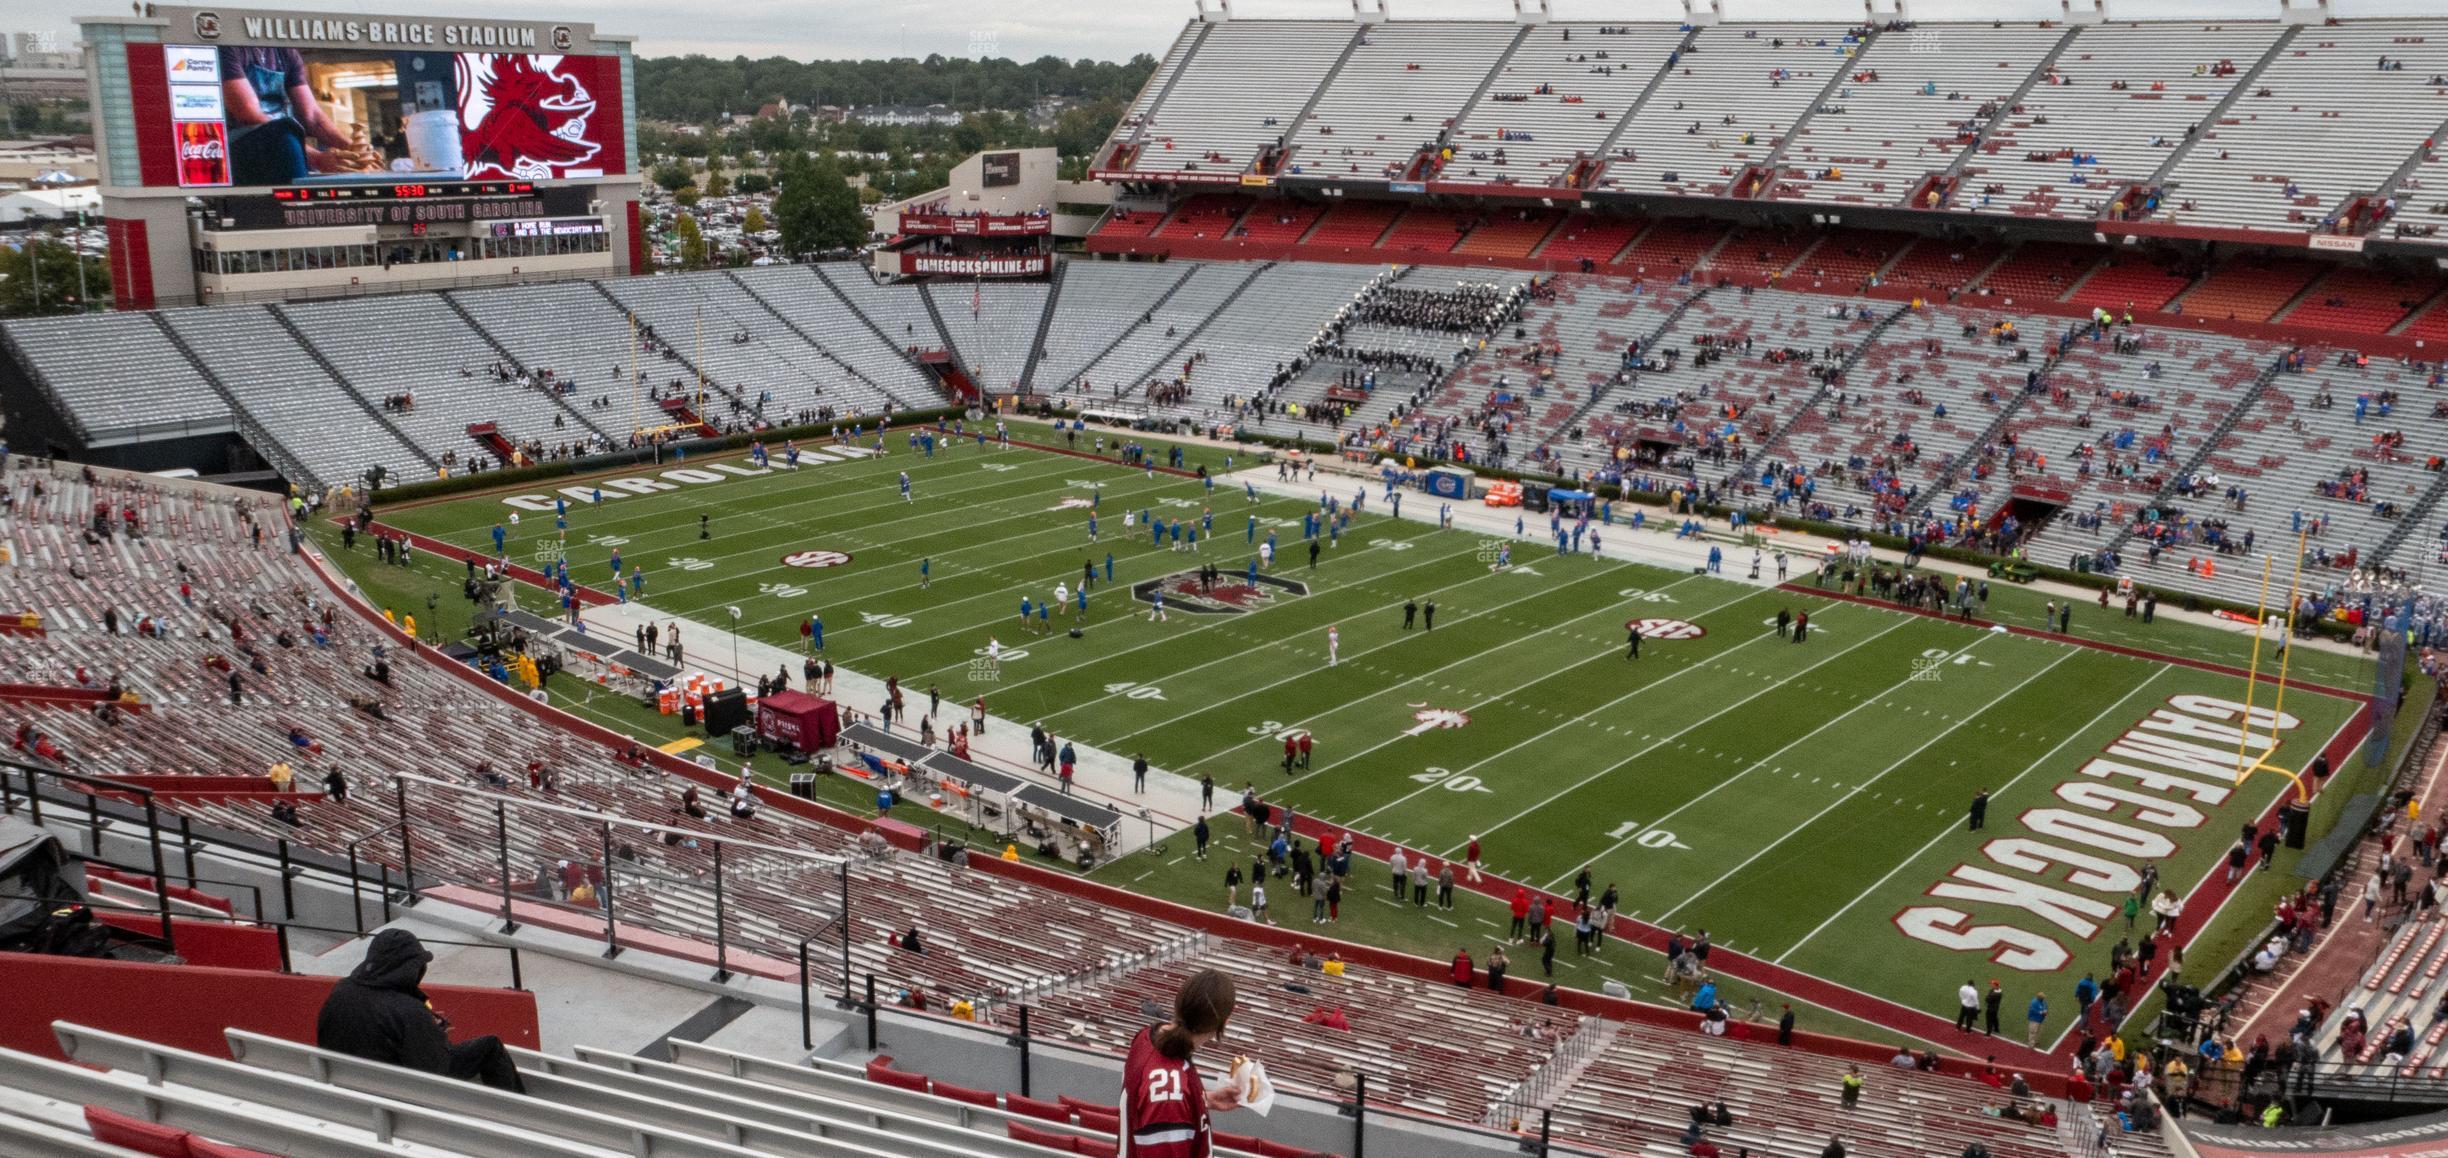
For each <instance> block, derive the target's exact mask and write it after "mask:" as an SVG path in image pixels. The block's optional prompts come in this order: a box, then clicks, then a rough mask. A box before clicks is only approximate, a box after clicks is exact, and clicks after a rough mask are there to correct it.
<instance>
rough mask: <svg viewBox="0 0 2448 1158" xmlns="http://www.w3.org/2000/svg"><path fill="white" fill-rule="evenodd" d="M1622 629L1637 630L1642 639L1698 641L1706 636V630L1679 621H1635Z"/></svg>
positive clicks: (1693, 624) (1696, 625)
mask: <svg viewBox="0 0 2448 1158" xmlns="http://www.w3.org/2000/svg"><path fill="white" fill-rule="evenodd" d="M1624 628H1625V629H1626V630H1632V629H1638V630H1639V631H1640V633H1641V638H1642V639H1698V638H1700V637H1701V636H1703V635H1707V634H1708V629H1707V628H1705V627H1702V626H1700V625H1699V624H1697V623H1685V622H1683V621H1682V620H1680V619H1635V620H1632V621H1630V622H1627V623H1625V624H1624Z"/></svg>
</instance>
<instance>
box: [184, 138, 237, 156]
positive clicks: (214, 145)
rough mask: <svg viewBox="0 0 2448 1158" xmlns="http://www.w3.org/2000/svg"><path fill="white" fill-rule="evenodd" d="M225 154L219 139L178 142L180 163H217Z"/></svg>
mask: <svg viewBox="0 0 2448 1158" xmlns="http://www.w3.org/2000/svg"><path fill="white" fill-rule="evenodd" d="M226 152H227V150H225V149H224V148H223V147H222V145H221V141H220V140H219V138H215V139H212V140H208V141H181V142H179V160H182V161H218V160H220V159H221V158H222V157H223V156H224V155H225V154H226Z"/></svg>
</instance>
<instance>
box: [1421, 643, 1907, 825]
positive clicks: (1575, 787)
mask: <svg viewBox="0 0 2448 1158" xmlns="http://www.w3.org/2000/svg"><path fill="white" fill-rule="evenodd" d="M1909 622H1911V621H1910V620H1905V619H1898V620H1897V621H1896V622H1895V623H1892V624H1890V625H1888V627H1887V628H1886V630H1884V631H1880V632H1878V633H1877V634H1875V635H1869V636H1865V637H1863V638H1862V640H1861V641H1860V642H1859V643H1855V644H1853V645H1852V646H1850V647H1846V648H1844V649H1843V650H1841V651H1835V652H1831V653H1829V654H1828V657H1827V658H1826V659H1822V660H1820V661H1819V662H1818V663H1814V664H1812V665H1810V667H1806V668H1803V669H1802V671H1800V672H1796V673H1794V674H1795V675H1797V676H1798V675H1801V674H1804V673H1807V672H1810V671H1812V670H1814V669H1816V668H1818V667H1819V666H1821V665H1822V664H1828V663H1833V662H1835V661H1836V660H1837V659H1838V658H1839V657H1842V656H1844V655H1847V654H1849V653H1851V652H1852V651H1853V650H1854V648H1859V647H1866V646H1868V645H1870V644H1871V643H1874V642H1876V641H1878V640H1881V639H1884V638H1886V637H1887V633H1888V632H1891V631H1895V630H1897V629H1898V628H1901V627H1903V626H1904V625H1905V624H1906V623H1909ZM1779 638H1782V637H1781V636H1778V635H1775V634H1773V633H1772V634H1768V635H1763V636H1761V637H1760V639H1779ZM1757 642H1759V640H1756V639H1755V640H1752V641H1750V643H1757ZM1750 643H1746V644H1744V645H1743V646H1745V647H1748V646H1750ZM1726 654H1727V655H1731V654H1733V652H1730V651H1729V652H1727V653H1726ZM1720 658H1722V657H1720ZM1701 662H1702V663H1706V662H1707V661H1706V660H1703V661H1701ZM1693 666H1694V667H1697V666H1700V665H1698V664H1695V665H1693ZM1685 670H1687V671H1688V670H1690V669H1688V668H1687V669H1685ZM1678 674H1679V673H1678ZM1661 682H1663V681H1661ZM1652 686H1654V685H1652ZM1783 686H1785V685H1784V684H1783V683H1781V682H1780V683H1772V684H1766V685H1764V686H1763V687H1761V688H1760V690H1758V691H1756V692H1753V693H1751V694H1750V695H1747V696H1744V697H1743V698H1741V699H1739V700H1736V701H1734V702H1733V703H1730V704H1727V705H1726V706H1724V707H1722V708H1719V709H1717V710H1716V711H1714V712H1711V713H1709V714H1708V715H1706V716H1702V717H1701V718H1699V719H1697V720H1694V721H1692V722H1691V723H1690V724H1688V725H1686V726H1684V727H1683V728H1681V729H1678V730H1676V731H1673V732H1669V733H1667V734H1665V735H1663V736H1660V737H1658V738H1657V740H1656V742H1654V743H1652V744H1650V745H1649V746H1648V747H1645V748H1642V749H1641V750H1640V751H1638V752H1634V753H1632V754H1631V755H1629V756H1626V757H1624V758H1623V759H1621V760H1618V761H1616V762H1615V763H1613V764H1610V765H1608V766H1607V767H1606V768H1604V769H1601V770H1599V771H1597V772H1593V773H1590V774H1589V775H1588V776H1584V777H1582V778H1581V779H1580V780H1579V781H1576V782H1575V783H1573V784H1572V785H1571V786H1570V787H1567V788H1565V789H1564V790H1563V791H1561V792H1557V793H1555V794H1553V795H1551V796H1549V797H1548V798H1547V799H1545V800H1541V801H1539V802H1538V803H1536V804H1533V805H1531V806H1530V807H1528V808H1525V809H1522V810H1521V811H1519V812H1516V813H1514V814H1513V815H1511V816H1508V817H1505V818H1504V819H1503V820H1499V821H1497V822H1496V823H1494V824H1492V825H1489V826H1488V827H1487V828H1485V829H1482V830H1481V831H1480V833H1479V835H1480V836H1481V837H1483V838H1484V837H1485V836H1487V834H1488V833H1491V832H1495V831H1496V830H1498V829H1501V828H1504V827H1506V826H1508V825H1510V824H1512V823H1513V822H1514V821H1516V820H1520V819H1521V818H1523V817H1525V816H1528V815H1530V814H1531V813H1533V812H1537V811H1538V810H1540V809H1542V808H1545V807H1547V806H1548V805H1550V804H1553V803H1555V802H1556V801H1558V800H1562V799H1564V798H1565V797H1567V796H1570V795H1572V794H1573V793H1575V792H1578V791H1580V790H1581V789H1583V788H1586V787H1588V786H1589V785H1591V784H1592V783H1595V782H1596V781H1598V780H1600V779H1602V778H1604V777H1607V776H1612V775H1614V774H1615V773H1616V771H1618V770H1620V769H1622V768H1623V767H1624V766H1626V765H1628V764H1630V763H1632V762H1633V761H1634V760H1638V759H1640V758H1641V757H1643V756H1646V755H1648V754H1649V753H1651V752H1654V751H1657V750H1658V749H1659V748H1663V747H1665V746H1666V742H1667V741H1669V740H1672V739H1674V738H1675V737H1677V736H1681V735H1684V734H1686V733H1688V732H1690V731H1691V730H1692V729H1694V728H1697V727H1699V726H1700V725H1702V724H1705V723H1708V722H1709V721H1710V720H1714V719H1716V718H1717V717H1719V716H1722V715H1724V714H1726V713H1727V712H1730V711H1733V710H1734V709H1736V708H1739V707H1741V706H1742V705H1744V704H1747V703H1750V702H1751V701H1753V700H1755V699H1758V698H1759V697H1761V696H1764V695H1767V694H1768V693H1770V692H1772V691H1775V690H1777V689H1778V688H1781V687H1783ZM1463 847H1464V846H1462V845H1458V844H1457V845H1455V846H1453V847H1452V848H1449V849H1446V850H1445V853H1444V855H1445V856H1446V857H1447V858H1450V857H1452V856H1453V854H1454V853H1455V852H1456V851H1458V850H1460V849H1461V848H1463Z"/></svg>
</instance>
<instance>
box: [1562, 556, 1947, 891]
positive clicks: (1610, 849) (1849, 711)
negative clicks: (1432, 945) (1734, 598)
mask: <svg viewBox="0 0 2448 1158" xmlns="http://www.w3.org/2000/svg"><path fill="white" fill-rule="evenodd" d="M1770 590H1774V588H1770ZM1987 638H1989V634H1988V633H1987V632H1983V633H1981V634H1980V635H1979V636H1977V637H1975V638H1974V639H1973V640H1972V642H1970V643H1967V644H1965V645H1963V647H1961V648H1959V649H1957V650H1956V651H1954V652H1952V653H1950V654H1949V655H1948V656H1947V657H1946V659H1945V660H1941V661H1939V662H1940V663H1946V662H1949V661H1952V660H1953V659H1954V658H1955V657H1956V656H1959V655H1962V654H1964V653H1965V652H1968V651H1971V650H1972V649H1973V648H1976V647H1979V646H1980V645H1981V640H1984V639H1987ZM1912 682H1913V681H1912V679H1911V677H1909V676H1907V677H1906V678H1904V679H1901V680H1897V681H1896V682H1895V683H1892V684H1889V685H1888V686H1887V687H1885V688H1883V689H1880V691H1879V693H1878V694H1877V695H1875V696H1872V697H1870V698H1869V699H1866V700H1863V701H1862V702H1860V703H1858V704H1855V705H1853V706H1852V707H1849V708H1846V709H1845V710H1844V711H1842V712H1840V713H1838V714H1837V715H1836V716H1835V718H1833V719H1830V720H1829V721H1827V722H1826V723H1824V724H1821V725H1819V726H1818V727H1816V728H1812V729H1811V730H1810V731H1807V732H1804V733H1802V734H1801V735H1799V736H1796V737H1794V738H1793V739H1792V740H1790V741H1788V742H1787V743H1786V744H1785V745H1784V746H1783V747H1781V748H1778V749H1777V750H1776V751H1774V752H1770V753H1768V754H1767V755H1765V756H1762V757H1760V758H1759V759H1758V760H1756V761H1753V762H1752V764H1751V765H1750V766H1749V767H1747V768H1744V769H1743V770H1742V771H1740V772H1737V773H1735V774H1733V775H1732V776H1728V777H1726V778H1725V779H1723V780H1720V781H1718V782H1717V783H1715V784H1712V785H1710V786H1709V788H1708V791H1706V792H1702V793H1701V794H1700V795H1698V796H1694V797H1692V798H1691V799H1689V800H1686V801H1684V802H1683V803H1681V804H1678V805H1676V806H1675V807H1674V809H1673V810H1672V811H1670V812H1668V813H1667V814H1666V815H1664V816H1661V817H1658V818H1657V819H1656V820H1652V821H1650V822H1649V823H1648V824H1645V825H1643V826H1641V830H1640V832H1635V833H1631V834H1629V835H1627V836H1625V837H1624V838H1623V839H1622V840H1618V841H1616V842H1615V843H1613V844H1610V845H1608V846H1607V847H1606V848H1604V849H1601V850H1600V851H1598V852H1597V853H1595V854H1593V855H1591V856H1588V857H1584V858H1582V862H1581V863H1582V864H1584V865H1587V864H1595V863H1597V862H1598V861H1599V860H1601V859H1603V858H1606V857H1610V856H1613V855H1615V853H1616V851H1617V850H1618V849H1621V848H1622V847H1623V846H1625V845H1627V844H1630V843H1632V841H1633V840H1634V839H1636V838H1638V837H1639V836H1640V833H1641V832H1648V831H1650V830H1652V829H1655V828H1657V827H1659V826H1661V825H1663V824H1665V823H1666V822H1667V821H1669V820H1673V819H1674V818H1675V817H1678V816H1681V815H1683V813H1684V812H1685V811H1686V810H1688V809H1690V808H1691V807H1692V806H1693V805H1695V804H1698V803H1700V802H1701V801H1703V800H1706V799H1708V798H1709V797H1711V796H1715V795H1716V794H1717V793H1719V792H1721V791H1723V790H1724V789H1725V788H1726V786H1727V785H1730V784H1732V783H1734V782H1735V781H1737V780H1740V779H1742V778H1743V777H1745V776H1749V775H1750V774H1752V773H1753V772H1757V771H1759V770H1760V769H1762V768H1765V767H1768V765H1769V763H1770V762H1771V761H1773V760H1775V759H1776V758H1777V757H1779V756H1782V755H1784V754H1785V753H1787V752H1789V751H1792V750H1793V749H1794V748H1797V747H1799V746H1801V744H1802V741H1804V740H1808V739H1810V738H1811V737H1813V736H1816V735H1818V734H1819V733H1821V732H1824V731H1827V730H1828V729H1829V728H1832V727H1835V726H1836V725H1838V724H1840V723H1843V722H1844V721H1845V720H1847V719H1850V718H1851V717H1852V715H1853V713H1855V712H1858V711H1860V710H1862V709H1863V708H1866V707H1869V706H1870V705H1872V704H1875V703H1877V702H1879V701H1880V700H1883V699H1886V698H1887V695H1888V693H1889V692H1893V691H1895V690H1896V689H1897V688H1900V687H1904V686H1905V685H1907V684H1910V683H1912ZM1796 775H1800V774H1799V773H1796ZM1813 783H1817V781H1816V780H1814V781H1813ZM1579 871H1581V870H1580V867H1579V866H1575V867H1574V869H1573V872H1579ZM1572 878H1573V873H1565V874H1564V875H1563V876H1560V877H1557V878H1556V879H1555V880H1553V881H1550V882H1548V884H1547V887H1546V891H1548V892H1551V893H1552V892H1554V891H1555V890H1556V889H1557V888H1559V887H1561V886H1562V885H1563V884H1564V883H1565V882H1567V881H1569V880H1571V879H1572ZM1651 923H1652V924H1656V923H1658V922H1654V921H1653V922H1651Z"/></svg>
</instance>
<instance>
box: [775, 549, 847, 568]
mask: <svg viewBox="0 0 2448 1158" xmlns="http://www.w3.org/2000/svg"><path fill="white" fill-rule="evenodd" d="M782 561H783V562H784V563H787V564H789V565H791V566H793V567H839V566H841V565H842V564H844V563H847V562H849V561H850V556H848V555H845V554H843V553H842V552H840V551H793V552H791V553H790V554H788V555H784V556H782Z"/></svg>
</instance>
